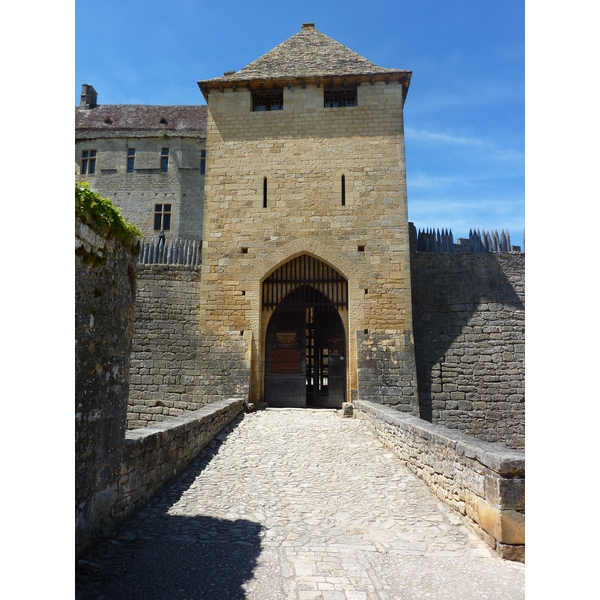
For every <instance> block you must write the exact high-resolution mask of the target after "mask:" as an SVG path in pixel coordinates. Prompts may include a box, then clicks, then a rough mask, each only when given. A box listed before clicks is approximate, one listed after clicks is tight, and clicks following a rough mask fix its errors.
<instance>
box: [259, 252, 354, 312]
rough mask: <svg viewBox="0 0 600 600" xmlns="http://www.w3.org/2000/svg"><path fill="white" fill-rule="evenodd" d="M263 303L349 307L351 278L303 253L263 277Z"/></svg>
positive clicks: (274, 305) (275, 305) (268, 306)
mask: <svg viewBox="0 0 600 600" xmlns="http://www.w3.org/2000/svg"><path fill="white" fill-rule="evenodd" d="M262 285H263V289H262V307H263V309H265V308H266V309H272V310H274V309H275V308H276V307H277V306H278V305H279V304H280V303H281V302H282V301H283V300H284V299H285V304H286V306H319V307H323V308H326V307H327V306H329V307H331V306H332V305H333V307H335V308H336V309H342V310H347V309H348V282H347V281H346V279H344V277H343V276H342V275H340V274H339V273H338V272H337V271H336V270H335V269H333V268H332V267H330V266H329V265H326V264H325V263H323V262H321V261H320V260H319V259H317V258H315V257H314V256H307V255H306V254H303V255H301V256H297V257H296V258H293V259H292V260H290V261H288V262H287V263H285V264H284V265H282V266H281V267H279V268H278V269H277V270H276V271H274V272H273V273H271V275H269V277H267V279H265V280H264V281H263V284H262Z"/></svg>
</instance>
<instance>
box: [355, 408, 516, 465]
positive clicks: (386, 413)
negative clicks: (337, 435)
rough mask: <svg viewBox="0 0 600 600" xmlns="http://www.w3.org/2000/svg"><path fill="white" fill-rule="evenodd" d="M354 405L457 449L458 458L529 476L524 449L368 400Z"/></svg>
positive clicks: (412, 431)
mask: <svg viewBox="0 0 600 600" xmlns="http://www.w3.org/2000/svg"><path fill="white" fill-rule="evenodd" d="M354 404H355V406H356V408H358V409H359V410H361V411H363V412H365V413H370V414H372V415H374V416H375V417H376V418H378V419H380V420H381V421H384V422H386V423H389V424H390V425H394V426H396V427H400V428H401V429H404V430H405V431H407V432H409V433H410V434H413V435H417V436H419V437H421V438H423V439H426V440H430V441H432V442H435V443H438V444H442V445H443V446H446V447H448V448H450V449H454V451H455V452H456V454H457V455H458V456H465V457H467V458H472V459H475V460H477V461H478V462H479V463H481V464H482V465H483V466H485V467H487V468H489V469H491V470H492V471H495V472H496V473H498V474H500V475H503V476H510V477H517V476H521V477H524V476H525V452H524V451H522V450H512V449H510V448H503V447H502V446H499V445H498V444H494V443H492V442H483V441H481V440H478V439H476V438H474V437H472V436H470V435H467V434H465V433H462V432H460V431H456V430H454V429H449V428H447V427H443V426H442V425H434V424H432V423H429V422H427V421H423V419H420V418H419V417H415V416H413V415H409V414H407V413H404V412H400V411H398V410H395V409H393V408H390V407H388V406H383V405H381V404H376V403H374V402H369V401H367V400H356V401H355V402H354Z"/></svg>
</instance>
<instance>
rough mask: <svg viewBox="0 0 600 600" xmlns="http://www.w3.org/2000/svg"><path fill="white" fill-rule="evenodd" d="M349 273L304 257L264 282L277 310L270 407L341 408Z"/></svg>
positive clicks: (270, 348) (271, 339) (271, 338)
mask: <svg viewBox="0 0 600 600" xmlns="http://www.w3.org/2000/svg"><path fill="white" fill-rule="evenodd" d="M347 298H348V288H347V282H346V280H345V279H344V277H343V276H341V275H340V274H339V273H337V272H336V271H335V270H334V269H332V268H331V267H329V266H328V265H325V264H324V263H322V262H320V261H319V260H318V259H315V258H314V257H309V256H299V257H297V258H295V259H293V260H292V261H290V262H288V263H286V264H285V265H283V266H282V267H280V268H279V269H278V270H277V271H275V272H274V273H272V274H271V275H270V276H269V278H267V279H266V280H265V281H264V282H263V310H271V309H273V310H274V313H273V315H272V316H271V319H270V321H269V325H268V327H267V332H266V340H265V401H266V402H267V403H268V405H269V406H280V407H284V406H287V407H306V406H313V407H327V408H341V406H342V403H343V402H344V401H345V399H346V362H347V361H346V356H345V354H346V336H345V330H344V323H343V321H342V318H341V316H340V312H343V311H344V310H347Z"/></svg>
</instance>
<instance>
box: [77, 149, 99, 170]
mask: <svg viewBox="0 0 600 600" xmlns="http://www.w3.org/2000/svg"><path fill="white" fill-rule="evenodd" d="M97 159H98V151H97V150H92V149H88V150H82V151H81V174H82V175H94V174H95V173H96V160H97Z"/></svg>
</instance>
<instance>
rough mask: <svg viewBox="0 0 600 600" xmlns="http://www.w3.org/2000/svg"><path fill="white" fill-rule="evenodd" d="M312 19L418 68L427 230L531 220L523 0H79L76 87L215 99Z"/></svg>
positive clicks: (415, 212) (417, 156)
mask: <svg viewBox="0 0 600 600" xmlns="http://www.w3.org/2000/svg"><path fill="white" fill-rule="evenodd" d="M304 22H314V23H315V27H316V28H317V29H318V30H319V31H321V32H323V33H325V34H326V35H328V36H330V37H332V38H333V39H335V40H337V41H338V42H341V43H342V44H344V45H346V46H348V47H349V48H350V49H352V50H354V51H355V52H358V53H359V54H361V55H362V56H364V57H366V58H368V59H369V60H371V61H373V62H374V63H376V64H378V65H380V66H383V67H392V68H399V69H410V70H412V71H413V77H412V81H411V86H410V90H409V94H408V98H407V102H406V105H405V119H404V126H405V134H406V167H407V185H408V212H409V219H410V220H411V221H413V222H414V223H415V226H416V227H417V228H425V227H433V228H440V229H441V228H451V229H452V232H453V234H454V237H455V239H456V238H457V237H466V236H468V233H469V229H470V228H473V229H498V231H499V232H500V231H501V229H503V228H504V229H508V231H509V232H510V236H511V242H512V244H515V245H519V246H521V247H522V233H523V228H524V225H525V5H524V2H523V1H519V0H507V1H503V2H487V1H482V0H478V1H471V0H461V1H460V2H448V1H437V0H436V1H433V0H423V1H419V2H414V1H413V2H407V1H398V0H396V1H386V0H384V1H381V0H375V1H372V2H365V1H364V0H363V1H355V0H348V1H346V2H315V1H313V0H309V1H304V2H301V3H294V4H292V3H275V2H247V1H244V2H241V1H227V0H224V1H223V2H219V3H217V2H202V1H197V0H184V1H173V2H171V3H165V2H154V1H148V0H146V1H140V0H132V1H126V2H123V1H122V0H120V1H119V2H115V1H113V0H105V1H103V2H84V1H82V0H77V1H76V3H75V89H74V92H75V94H74V102H75V104H78V103H79V95H80V92H81V84H83V83H89V84H92V85H93V86H94V87H95V89H96V91H97V92H98V102H99V103H100V104H129V103H140V104H204V99H203V97H202V95H201V93H200V91H199V89H198V86H197V84H196V82H197V81H198V80H199V79H207V78H210V77H216V76H218V75H221V74H222V73H223V72H225V71H228V70H238V69H240V68H242V67H244V66H246V65H247V64H249V63H250V62H252V61H253V60H255V59H256V58H258V57H259V56H261V55H263V54H264V53H265V52H268V51H269V50H271V49H272V48H274V47H275V46H277V45H278V44H280V43H281V42H283V41H285V40H286V39H287V38H289V37H290V36H292V35H294V34H295V33H297V32H298V31H300V28H301V25H302V23H304Z"/></svg>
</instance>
